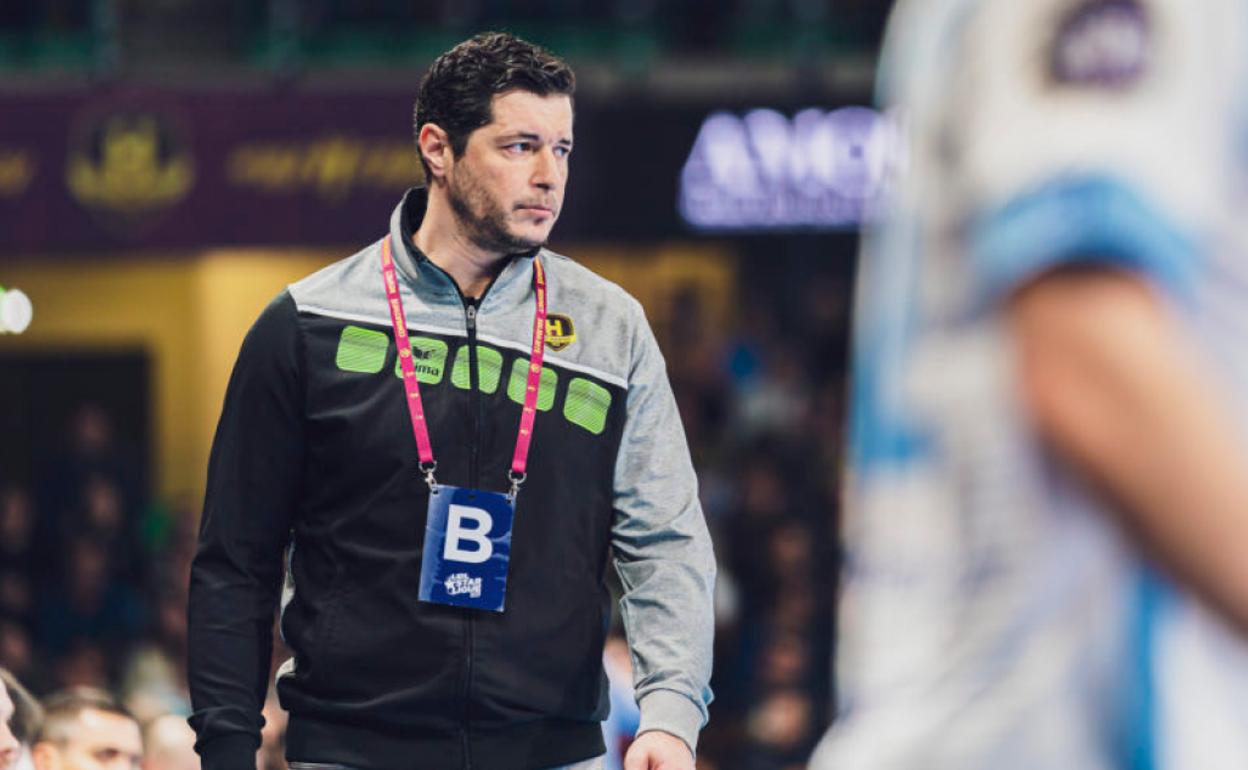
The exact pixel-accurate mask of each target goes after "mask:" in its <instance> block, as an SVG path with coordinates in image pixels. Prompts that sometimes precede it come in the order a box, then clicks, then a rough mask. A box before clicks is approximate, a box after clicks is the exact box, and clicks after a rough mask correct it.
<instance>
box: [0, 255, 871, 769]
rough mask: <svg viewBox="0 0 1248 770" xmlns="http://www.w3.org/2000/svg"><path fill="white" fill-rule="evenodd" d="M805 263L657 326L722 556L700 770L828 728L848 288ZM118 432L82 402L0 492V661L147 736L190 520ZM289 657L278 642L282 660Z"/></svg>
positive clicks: (181, 676) (795, 746) (272, 736)
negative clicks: (101, 707) (104, 708)
mask: <svg viewBox="0 0 1248 770" xmlns="http://www.w3.org/2000/svg"><path fill="white" fill-rule="evenodd" d="M823 260H824V262H826V257H824V258H823ZM796 262H797V263H800V262H801V259H800V258H797V259H796ZM812 264H813V267H812V265H803V264H796V263H795V264H789V265H788V266H786V267H782V268H781V269H779V270H776V271H775V272H774V275H775V276H778V278H776V279H775V280H772V281H770V283H769V282H767V281H753V282H751V283H750V285H749V286H748V291H749V296H743V297H742V301H741V302H738V303H735V306H738V307H740V311H739V313H740V316H739V317H738V318H736V319H735V320H734V321H733V322H732V323H730V324H724V323H722V322H720V321H718V320H717V319H715V318H712V317H711V316H710V314H709V311H708V309H707V308H708V303H707V297H705V296H704V295H703V294H702V293H701V291H700V290H699V289H698V288H696V287H695V286H694V285H690V286H689V287H685V288H681V287H677V288H676V290H675V292H674V294H673V300H672V304H671V307H670V308H668V309H667V311H666V312H661V313H654V315H655V316H656V317H658V318H662V319H665V320H664V321H662V322H661V324H660V326H659V328H657V329H656V332H657V334H658V336H659V339H660V342H661V344H662V345H663V347H664V350H665V355H666V358H667V361H668V366H669V372H670V376H671V381H672V385H673V387H674V389H675V391H676V395H677V400H678V402H679V404H680V408H681V411H682V415H683V419H684V422H685V427H686V431H687V433H688V436H689V441H690V445H691V449H692V452H693V456H694V461H695V464H696V466H697V468H698V471H699V475H700V479H701V490H702V496H703V502H704V507H705V511H706V515H707V520H708V522H709V524H710V527H711V529H712V534H713V536H714V540H715V544H716V550H717V553H718V557H719V560H720V578H719V586H718V595H717V625H718V632H717V641H716V660H715V671H714V677H713V681H712V684H713V687H714V689H715V691H716V701H715V702H714V703H713V704H712V706H711V709H712V713H711V722H710V726H709V728H708V730H707V731H706V732H705V733H704V735H703V738H702V744H701V747H700V749H701V751H700V753H701V757H700V765H699V767H701V768H703V769H704V770H711V769H713V768H718V769H720V770H798V769H799V768H801V767H803V765H804V760H805V758H806V757H807V756H808V755H809V752H810V749H811V747H812V745H813V743H814V741H815V740H816V738H817V736H819V735H820V734H821V732H822V729H823V726H824V725H825V724H826V722H827V720H828V719H829V716H830V715H829V713H828V704H829V703H830V701H831V695H832V693H831V681H832V677H831V671H830V662H831V644H832V638H833V628H832V618H833V613H832V599H833V590H834V580H835V572H836V553H835V550H834V547H833V535H832V533H833V531H834V526H835V511H836V499H837V467H838V458H837V455H836V451H837V446H838V438H839V436H840V432H841V428H840V425H841V406H842V402H843V389H844V377H843V367H844V353H845V350H844V346H845V343H844V330H845V326H846V318H845V312H846V311H845V306H844V301H845V300H844V299H839V298H848V294H849V292H848V289H847V286H846V285H845V284H846V282H847V281H848V280H849V277H848V276H847V275H846V274H845V271H844V269H843V266H842V269H840V270H829V269H826V266H825V269H823V271H822V273H823V274H820V270H819V269H818V264H817V263H812ZM746 272H747V273H748V272H749V267H748V265H747V267H746ZM785 276H788V277H787V278H785ZM115 427H116V426H114V424H113V417H112V415H110V413H109V412H108V411H107V410H106V409H104V408H103V407H101V406H98V405H93V404H84V405H83V406H81V407H80V408H78V410H77V412H76V414H75V416H74V418H73V420H72V422H71V425H70V428H69V430H68V432H67V435H66V436H65V440H64V441H63V442H62V444H61V448H60V449H59V450H58V451H57V452H55V453H53V454H51V455H50V456H49V457H46V458H40V459H39V460H38V461H37V462H36V464H35V468H36V471H35V473H34V478H33V479H30V480H16V479H10V480H7V482H0V483H3V486H0V667H3V668H7V669H8V670H9V671H11V672H13V673H14V674H15V675H16V676H17V678H18V679H19V680H20V681H21V682H23V683H24V684H25V685H26V686H27V687H29V688H30V689H31V690H32V691H33V692H34V693H35V694H36V695H37V696H45V695H47V694H49V693H53V692H56V691H64V690H65V689H66V688H72V687H83V686H86V687H93V688H98V689H100V690H104V691H107V692H110V693H113V694H114V695H115V697H116V698H117V699H118V700H119V701H120V702H121V703H122V704H124V706H125V707H126V708H127V709H128V710H129V711H130V713H132V714H133V715H134V717H135V719H136V720H137V721H138V722H139V723H140V724H143V725H149V724H154V723H155V720H157V719H158V718H160V717H162V716H164V715H175V716H177V717H178V718H179V719H181V718H184V717H185V716H187V715H188V714H189V713H190V703H189V696H188V693H187V689H186V681H185V645H186V632H185V628H186V623H185V612H186V592H187V580H188V574H189V568H190V562H191V559H192V557H193V554H194V548H195V536H196V530H195V526H196V524H195V522H196V519H197V512H195V511H192V510H180V511H179V510H172V509H169V508H166V507H162V506H160V505H157V504H153V503H152V502H151V501H149V499H148V495H147V476H148V473H147V469H146V468H143V467H141V460H139V459H138V458H139V457H140V454H139V453H138V452H137V451H135V448H133V447H127V446H125V445H124V444H123V443H122V442H120V441H119V439H118V438H117V436H118V433H119V431H117V430H115ZM619 633H620V632H619V629H618V628H617V629H616V631H615V633H614V635H613V639H612V641H611V643H610V644H609V645H608V649H607V650H606V654H605V659H606V663H607V669H608V672H609V673H610V675H611V680H612V685H613V689H612V700H613V703H614V709H613V711H614V713H613V716H612V719H611V721H610V722H609V723H608V725H607V731H608V744H609V746H610V748H611V753H612V758H611V762H612V763H618V757H619V756H621V755H622V751H623V750H624V749H626V747H627V744H628V740H629V739H630V737H631V734H632V730H634V729H635V728H636V714H635V707H633V706H632V704H631V702H630V701H631V684H630V682H629V679H630V674H629V671H628V656H627V652H626V649H625V648H624V647H623V646H622V641H621V639H620V636H619ZM284 655H285V651H284V649H283V648H282V647H281V645H280V643H279V644H278V645H277V648H276V651H275V664H276V663H278V662H280V660H281V659H282V658H283V657H284ZM266 717H267V719H268V722H269V725H268V726H267V728H266V730H265V746H264V748H263V749H262V755H263V757H264V759H263V762H262V764H261V767H263V768H265V769H266V770H275V769H276V768H283V767H284V766H285V764H284V761H283V759H282V730H283V726H284V722H285V720H284V718H283V714H282V713H281V711H280V709H279V708H277V706H276V704H275V703H273V702H271V703H270V704H269V708H268V709H267V710H266ZM615 766H618V764H617V765H615Z"/></svg>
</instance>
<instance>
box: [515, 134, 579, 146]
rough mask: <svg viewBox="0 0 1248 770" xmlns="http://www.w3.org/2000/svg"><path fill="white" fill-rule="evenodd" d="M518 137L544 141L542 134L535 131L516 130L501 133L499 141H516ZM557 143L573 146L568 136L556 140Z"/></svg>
mask: <svg viewBox="0 0 1248 770" xmlns="http://www.w3.org/2000/svg"><path fill="white" fill-rule="evenodd" d="M517 139H524V140H526V141H530V142H541V141H542V137H541V135H540V134H535V133H533V132H532V131H514V132H512V133H509V134H501V135H499V137H498V141H499V142H514V141H515V140H517ZM555 144H558V145H562V146H566V147H571V146H572V140H571V139H569V138H568V137H564V138H562V139H559V140H558V141H556V142H555Z"/></svg>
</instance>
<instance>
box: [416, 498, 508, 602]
mask: <svg viewBox="0 0 1248 770" xmlns="http://www.w3.org/2000/svg"><path fill="white" fill-rule="evenodd" d="M515 512H516V509H515V505H514V503H512V502H511V501H509V500H508V499H507V496H506V495H503V494H500V493H498V492H484V491H482V490H480V489H463V488H461V487H452V486H449V485H446V484H440V485H439V486H438V492H437V494H431V495H429V519H428V522H427V523H426V524H425V550H424V559H423V563H422V564H421V567H420V600H421V601H423V602H432V603H434V604H447V605H450V606H452V607H471V608H473V609H478V610H492V611H493V612H502V611H503V605H504V602H505V601H506V598H507V565H508V562H509V561H510V558H511V523H512V519H513V517H514V516H515Z"/></svg>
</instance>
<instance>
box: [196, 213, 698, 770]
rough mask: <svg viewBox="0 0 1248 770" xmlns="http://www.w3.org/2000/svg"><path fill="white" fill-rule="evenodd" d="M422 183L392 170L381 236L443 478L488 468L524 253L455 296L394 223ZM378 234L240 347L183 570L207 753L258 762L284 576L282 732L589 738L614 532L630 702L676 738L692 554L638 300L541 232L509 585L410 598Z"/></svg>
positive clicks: (407, 531) (486, 481) (525, 271)
mask: <svg viewBox="0 0 1248 770" xmlns="http://www.w3.org/2000/svg"><path fill="white" fill-rule="evenodd" d="M425 201H426V198H425V192H424V191H423V190H420V189H417V190H413V191H411V192H409V193H408V194H407V196H405V198H404V200H403V202H402V203H401V204H400V205H399V207H398V208H397V209H396V210H395V213H394V215H393V217H392V218H391V223H390V235H391V237H393V239H394V244H395V246H396V248H395V249H394V254H395V259H396V262H397V265H398V271H399V277H400V283H401V292H402V296H403V304H404V308H405V310H406V312H407V322H408V326H409V331H410V335H411V342H412V347H413V351H414V354H415V361H416V364H417V376H418V379H419V381H420V386H421V394H422V397H423V400H424V403H425V411H426V416H427V421H428V427H429V433H430V436H431V439H432V443H433V448H434V452H435V455H436V457H437V460H438V479H439V481H440V482H442V483H446V484H453V485H457V486H465V487H477V488H483V489H492V490H496V491H506V489H507V472H508V469H509V467H510V463H511V458H512V450H513V447H514V443H515V439H516V431H517V429H518V426H519V420H520V411H521V403H522V401H523V395H524V391H525V377H526V370H527V365H528V356H529V346H530V344H531V333H532V323H533V314H534V310H535V306H534V296H533V289H532V281H531V277H532V270H533V266H532V259H531V258H532V256H533V254H528V255H518V256H516V257H513V258H511V260H510V261H509V262H508V263H507V265H506V267H505V268H504V269H503V271H502V273H501V274H500V275H499V276H498V278H497V279H496V281H495V282H494V283H493V285H492V286H491V287H490V289H489V290H488V291H487V292H486V293H485V295H484V296H483V297H482V298H481V299H480V301H479V303H474V302H471V301H465V300H464V298H463V297H462V296H461V294H460V293H459V291H458V289H457V288H456V286H455V283H454V282H453V281H452V280H451V278H450V277H449V276H448V275H447V274H446V273H444V272H443V271H442V270H440V269H439V268H438V267H437V266H436V265H434V264H433V263H432V262H430V261H429V260H428V259H426V258H425V257H424V256H422V255H421V254H419V253H418V252H417V251H416V250H415V249H414V248H413V247H412V245H411V243H412V241H411V234H412V232H413V231H414V229H415V228H416V227H418V226H419V222H420V218H421V217H422V216H423V214H424V206H425ZM400 244H402V245H403V247H404V248H399V245H400ZM380 248H381V241H380V240H379V241H378V242H376V243H374V244H372V245H371V246H369V247H367V248H365V249H364V250H363V251H361V252H359V253H358V254H356V255H354V256H352V257H349V258H347V259H345V260H343V261H340V262H337V263H335V264H333V265H331V266H329V267H327V268H325V269H324V270H321V271H319V272H317V273H314V274H313V275H311V276H309V277H307V278H305V279H303V280H301V281H299V282H297V283H294V284H292V285H290V286H289V287H288V288H287V289H286V290H285V291H283V292H282V293H281V294H280V295H279V296H278V297H277V298H276V299H275V300H274V301H273V302H272V304H270V305H269V306H268V308H267V309H265V311H264V312H263V313H262V314H261V316H260V318H259V319H258V320H257V321H256V323H255V325H254V326H253V327H252V329H251V331H250V332H249V333H248V335H247V337H246V339H245V341H244V342H243V346H242V350H241V351H240V353H239V357H238V361H237V363H236V365H235V368H234V373H233V375H232V377H231V380H230V384H229V389H228V391H227V393H226V398H225V406H224V409H223V411H222V415H221V421H220V423H219V425H218V427H217V433H216V438H215V441H214V444H213V449H212V457H211V462H210V465H209V472H208V489H207V496H206V499H205V504H204V513H203V520H202V524H201V532H200V543H199V550H198V553H197V555H196V558H195V562H194V567H193V569H192V574H191V598H190V657H189V676H190V685H191V695H192V700H193V703H194V708H195V713H194V715H193V716H192V717H191V723H192V725H193V726H194V727H195V729H196V731H197V733H198V736H199V740H198V743H197V747H198V749H199V751H200V753H201V755H202V757H203V766H204V767H205V768H207V770H217V769H219V768H229V770H238V768H247V767H254V753H255V750H256V747H257V746H258V745H259V740H260V739H259V728H260V725H261V718H260V710H261V706H262V703H263V700H264V696H265V691H266V685H267V678H268V673H269V658H270V647H271V645H270V633H271V622H272V617H273V613H274V609H275V606H276V604H277V602H278V598H279V595H280V596H281V598H282V616H281V624H280V627H281V631H282V633H283V635H284V638H285V640H286V642H287V644H288V645H289V646H290V648H291V649H292V650H293V652H294V657H293V658H292V659H291V660H290V661H288V662H287V664H286V665H284V666H283V667H282V669H281V670H280V671H279V673H278V678H277V687H278V693H279V695H280V698H281V702H282V705H283V706H284V707H285V708H286V709H287V710H288V711H289V712H290V725H289V728H288V732H287V753H288V755H289V756H290V757H291V758H292V759H296V760H300V761H304V762H322V763H329V764H341V765H347V766H350V767H356V768H364V769H367V770H373V769H377V770H381V769H382V768H384V769H385V770H396V769H397V768H420V770H443V769H444V768H445V769H446V770H451V769H452V768H454V769H455V770H459V769H461V768H481V769H482V770H527V769H529V768H545V767H550V766H553V765H559V764H563V763H567V762H572V761H576V760H579V759H585V758H588V757H592V756H595V755H597V754H600V753H602V751H603V743H602V738H601V732H600V727H599V720H601V719H603V718H604V717H605V715H606V713H607V703H608V701H607V684H606V678H605V676H604V674H603V670H602V647H603V642H604V636H605V633H606V629H607V621H608V617H609V610H610V608H609V602H610V599H609V593H608V590H607V587H606V574H607V565H608V561H609V558H613V559H614V562H615V565H616V569H617V570H618V573H619V575H620V578H621V582H622V585H623V587H624V597H623V599H622V601H621V609H622V613H623V619H624V623H625V629H626V631H627V634H628V638H629V642H630V646H631V648H632V654H633V664H634V674H635V683H636V686H637V695H638V700H639V702H640V705H641V710H642V728H641V729H642V730H648V729H662V730H664V731H667V732H670V733H673V734H675V735H677V736H679V737H681V738H683V739H684V740H685V741H686V742H687V743H689V744H690V746H693V745H694V744H695V742H696V738H697V733H698V730H699V729H700V728H701V726H702V725H703V724H704V723H705V719H706V704H707V703H708V702H709V700H710V690H709V687H708V680H709V676H710V669H711V637H712V629H713V621H712V610H711V592H712V584H713V581H714V574H715V566H714V564H715V562H714V557H713V555H712V552H711V545H710V540H709V538H708V535H707V531H706V525H705V522H704V520H703V516H702V511H701V507H700V506H699V503H698V498H697V488H696V487H697V484H696V479H695V476H694V472H693V468H692V466H691V463H690V459H689V452H688V449H687V447H686V443H685V438H684V434H683V431H682V429H681V425H680V418H679V416H678V414H677V410H676V404H675V401H674V399H673V397H672V393H671V389H670V386H669V384H668V382H667V376H666V372H665V367H664V363H663V359H662V356H661V354H660V353H659V349H658V346H657V344H656V343H655V340H654V336H653V334H652V333H651V331H650V328H649V326H648V324H647V323H646V320H645V317H644V315H643V312H642V309H641V306H640V305H639V304H638V303H637V302H636V300H634V299H633V298H632V297H630V296H629V295H628V294H627V293H625V292H624V291H623V290H622V289H620V288H619V287H617V286H615V285H614V284H612V283H610V282H608V281H606V280H604V279H603V278H601V277H599V276H597V275H595V274H593V273H591V272H590V271H588V270H586V269H585V268H583V267H580V266H579V265H577V264H576V263H574V262H572V261H571V260H569V259H567V258H566V257H562V256H560V255H558V254H554V253H552V252H550V251H546V250H542V251H541V252H540V255H541V259H542V260H543V265H544V267H545V268H546V272H547V280H548V282H549V289H548V291H549V294H548V296H549V312H550V314H551V322H552V323H553V324H554V325H553V326H551V327H550V331H551V334H552V336H551V337H550V338H549V339H548V343H549V344H551V347H552V348H554V347H556V346H557V347H559V348H560V349H558V350H553V349H548V350H547V351H546V357H545V362H544V365H543V372H542V385H541V389H540V391H539V399H538V409H539V411H538V416H537V421H536V424H535V427H534V430H533V444H532V449H531V452H530V456H529V467H528V481H527V482H526V483H525V485H524V487H523V489H522V491H521V493H520V496H519V499H518V503H517V509H516V515H515V523H514V529H513V535H512V538H513V539H512V546H511V566H510V573H509V577H508V586H507V609H506V612H505V613H502V614H496V613H491V612H480V611H473V610H465V609H459V608H453V607H446V606H440V605H431V604H426V603H422V602H420V601H418V600H417V598H416V597H417V589H418V586H419V578H420V568H421V551H422V546H423V541H424V533H425V509H426V504H427V500H428V489H427V487H426V485H425V482H424V481H423V479H422V476H421V474H420V473H419V472H418V458H417V454H416V447H415V442H414V441H413V438H412V429H411V425H410V422H409V418H408V414H407V411H406V406H405V396H404V390H403V385H402V380H401V378H400V376H399V374H398V372H399V368H398V361H397V355H396V349H395V343H394V334H393V330H392V328H391V326H390V323H389V315H388V312H387V305H386V298H385V292H384V288H383V286H382V281H381V271H380V261H379V256H378V253H379V250H380ZM573 335H574V338H573ZM284 567H285V570H284V569H283V568H284ZM283 574H285V583H284V590H283Z"/></svg>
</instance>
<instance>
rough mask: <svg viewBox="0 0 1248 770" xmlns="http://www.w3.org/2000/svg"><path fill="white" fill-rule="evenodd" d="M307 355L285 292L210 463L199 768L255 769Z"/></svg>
mask: <svg viewBox="0 0 1248 770" xmlns="http://www.w3.org/2000/svg"><path fill="white" fill-rule="evenodd" d="M302 360H303V351H302V345H301V342H300V337H299V330H298V326H297V315H296V309H295V304H294V300H293V299H292V298H291V297H290V294H289V293H288V292H283V293H282V294H281V295H279V296H278V297H277V299H275V300H274V301H273V302H272V303H271V304H270V305H269V306H268V307H267V308H266V309H265V310H264V312H263V313H261V315H260V318H259V319H258V320H257V321H256V323H255V325H254V326H252V328H251V331H249V332H248V334H247V337H246V339H244V341H243V346H242V350H241V351H240V352H239V355H238V361H237V362H236V363H235V365H234V373H233V374H232V375H231V377H230V383H229V387H228V389H227V391H226V395H225V406H224V408H223V410H222V412H221V421H220V422H219V423H218V425H217V433H216V437H215V439H214V440H213V445H212V454H211V458H210V460H209V465H208V487H207V494H206V496H205V499H204V512H203V517H202V519H201V521H200V533H199V547H198V550H197V552H196V555H195V560H194V563H193V565H192V567H191V585H190V605H189V617H188V625H189V628H188V653H187V654H188V661H187V671H188V678H189V680H190V690H191V702H192V706H193V708H194V713H193V715H192V716H191V718H190V723H191V726H192V727H194V728H195V732H196V734H197V736H198V740H197V741H196V744H195V747H196V750H197V751H199V753H200V756H201V758H202V761H203V767H204V768H205V770H215V769H216V768H229V769H230V770H239V768H248V767H250V768H254V767H255V753H256V749H257V748H258V747H259V745H260V727H261V726H262V725H263V723H264V721H263V719H262V718H261V716H260V712H261V709H262V707H263V706H264V698H265V693H266V691H267V682H268V678H269V664H270V656H271V654H272V644H273V642H272V628H273V617H274V612H275V609H276V605H277V598H278V596H279V593H280V584H281V578H282V566H283V553H284V549H285V548H286V545H287V544H288V542H289V540H290V528H291V521H292V518H293V513H294V509H295V505H296V500H297V497H298V493H299V489H300V483H301V479H302V473H303V456H304V440H303V439H304V436H303V424H304V423H303V409H304V385H303V371H302V364H301V362H302Z"/></svg>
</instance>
